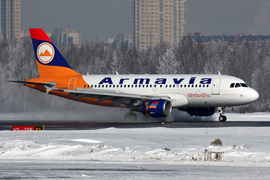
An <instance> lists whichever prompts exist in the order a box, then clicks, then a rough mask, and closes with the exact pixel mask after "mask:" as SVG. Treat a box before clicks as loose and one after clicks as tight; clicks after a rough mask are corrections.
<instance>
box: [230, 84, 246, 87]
mask: <svg viewBox="0 0 270 180" xmlns="http://www.w3.org/2000/svg"><path fill="white" fill-rule="evenodd" d="M238 87H248V85H247V84H246V83H231V85H230V88H238Z"/></svg>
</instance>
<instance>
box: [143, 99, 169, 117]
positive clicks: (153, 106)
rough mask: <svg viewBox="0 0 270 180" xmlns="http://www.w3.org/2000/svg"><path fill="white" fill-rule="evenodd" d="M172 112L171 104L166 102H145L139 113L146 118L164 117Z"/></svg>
mask: <svg viewBox="0 0 270 180" xmlns="http://www.w3.org/2000/svg"><path fill="white" fill-rule="evenodd" d="M171 111H172V103H171V102H170V101H167V100H163V99H159V100H145V101H143V102H142V104H141V112H142V113H143V114H144V115H145V116H146V117H148V116H152V117H165V116H168V115H169V114H170V113H171Z"/></svg>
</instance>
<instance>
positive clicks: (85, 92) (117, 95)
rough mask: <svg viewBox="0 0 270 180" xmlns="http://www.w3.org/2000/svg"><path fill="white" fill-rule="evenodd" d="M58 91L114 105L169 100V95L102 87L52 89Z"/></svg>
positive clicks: (75, 97)
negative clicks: (144, 93) (111, 102)
mask: <svg viewBox="0 0 270 180" xmlns="http://www.w3.org/2000/svg"><path fill="white" fill-rule="evenodd" d="M53 90H58V91H64V92H69V95H73V96H74V99H79V98H82V97H90V98H96V99H97V101H96V102H97V103H98V102H102V101H105V100H110V101H113V103H114V106H119V105H120V104H124V105H126V106H129V105H130V104H131V103H136V102H138V101H141V100H151V99H152V100H153V99H164V100H168V101H171V99H170V97H169V96H164V95H162V96H158V95H140V94H129V93H124V92H121V91H115V90H104V89H88V88H87V89H86V88H77V90H70V89H61V90H60V89H53Z"/></svg>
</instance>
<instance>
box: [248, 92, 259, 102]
mask: <svg viewBox="0 0 270 180" xmlns="http://www.w3.org/2000/svg"><path fill="white" fill-rule="evenodd" d="M258 98H259V93H258V92H257V91H256V90H254V89H251V91H250V93H249V100H250V101H251V102H254V101H256V100H257V99H258Z"/></svg>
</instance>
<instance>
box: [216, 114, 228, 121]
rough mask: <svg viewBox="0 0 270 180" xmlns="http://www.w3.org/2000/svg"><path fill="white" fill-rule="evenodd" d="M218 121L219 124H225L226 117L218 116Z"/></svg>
mask: <svg viewBox="0 0 270 180" xmlns="http://www.w3.org/2000/svg"><path fill="white" fill-rule="evenodd" d="M218 119H219V121H220V122H226V120H227V117H226V116H223V115H221V116H219V118H218Z"/></svg>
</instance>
